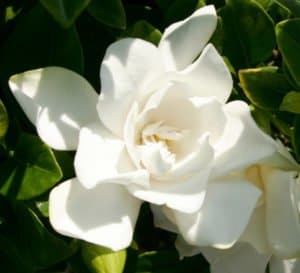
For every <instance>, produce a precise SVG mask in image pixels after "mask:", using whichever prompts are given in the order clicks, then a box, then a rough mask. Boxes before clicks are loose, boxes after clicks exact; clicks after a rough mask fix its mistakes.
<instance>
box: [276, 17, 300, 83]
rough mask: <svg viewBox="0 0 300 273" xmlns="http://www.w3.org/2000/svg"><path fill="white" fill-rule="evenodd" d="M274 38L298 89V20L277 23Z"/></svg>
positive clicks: (299, 39) (299, 40)
mask: <svg viewBox="0 0 300 273" xmlns="http://www.w3.org/2000/svg"><path fill="white" fill-rule="evenodd" d="M276 37H277V43H278V47H279V50H280V52H281V54H282V57H283V60H284V62H285V64H286V66H287V68H288V70H289V72H290V74H291V76H292V77H293V79H294V80H295V82H296V84H297V86H299V87H300V62H299V60H300V19H293V20H286V21H283V22H280V23H278V24H277V25H276Z"/></svg>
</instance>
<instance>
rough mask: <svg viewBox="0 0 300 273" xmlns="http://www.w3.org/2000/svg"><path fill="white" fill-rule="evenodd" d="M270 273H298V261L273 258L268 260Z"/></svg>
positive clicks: (299, 261) (299, 262) (299, 265)
mask: <svg viewBox="0 0 300 273" xmlns="http://www.w3.org/2000/svg"><path fill="white" fill-rule="evenodd" d="M269 271H270V273H298V272H300V260H299V259H291V260H282V259H279V258H277V257H275V256H273V257H272V258H271V260H270V270H269Z"/></svg>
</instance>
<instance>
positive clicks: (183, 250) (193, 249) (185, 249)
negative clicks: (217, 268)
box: [175, 235, 203, 259]
mask: <svg viewBox="0 0 300 273" xmlns="http://www.w3.org/2000/svg"><path fill="white" fill-rule="evenodd" d="M175 247H176V249H177V251H178V253H179V257H180V258H181V259H182V258H184V257H192V256H195V255H197V254H199V253H201V251H202V248H203V247H200V246H193V245H190V244H188V243H187V242H186V241H185V240H184V238H183V237H182V236H180V235H179V236H178V237H177V238H176V241H175Z"/></svg>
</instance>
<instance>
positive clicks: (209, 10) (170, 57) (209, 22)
mask: <svg viewBox="0 0 300 273" xmlns="http://www.w3.org/2000/svg"><path fill="white" fill-rule="evenodd" d="M216 26H217V15H216V11H215V9H214V7H213V6H206V7H204V8H201V9H198V10H196V11H195V12H194V13H193V14H192V15H191V16H190V17H188V18H187V19H185V20H183V21H180V22H177V23H175V24H172V25H171V26H169V27H168V28H167V29H166V30H165V31H164V33H163V36H162V38H161V41H160V43H159V46H158V48H159V49H160V51H161V52H162V56H163V59H164V62H165V65H166V67H167V69H168V70H181V69H183V68H185V67H186V66H188V65H189V64H191V63H192V62H193V60H194V59H195V58H196V57H197V56H198V55H199V53H200V52H201V50H202V49H203V47H204V45H205V44H206V43H207V42H208V41H209V39H210V37H211V35H212V34H213V32H214V30H215V28H216Z"/></svg>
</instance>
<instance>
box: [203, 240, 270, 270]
mask: <svg viewBox="0 0 300 273" xmlns="http://www.w3.org/2000/svg"><path fill="white" fill-rule="evenodd" d="M202 254H203V255H204V256H205V258H206V259H207V260H208V261H209V263H210V270H211V273H265V270H266V267H267V263H268V261H269V255H262V254H259V253H258V252H256V250H255V249H254V248H252V247H251V246H250V245H249V244H246V243H238V244H236V245H235V246H233V247H232V248H229V249H226V250H218V249H214V248H202ZM272 273H273V272H272Z"/></svg>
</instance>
